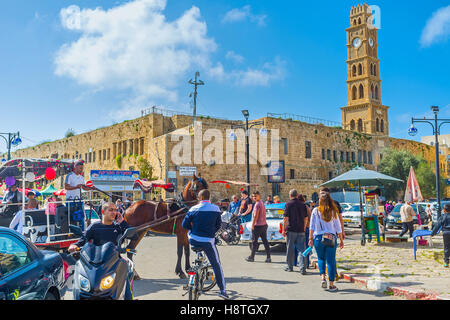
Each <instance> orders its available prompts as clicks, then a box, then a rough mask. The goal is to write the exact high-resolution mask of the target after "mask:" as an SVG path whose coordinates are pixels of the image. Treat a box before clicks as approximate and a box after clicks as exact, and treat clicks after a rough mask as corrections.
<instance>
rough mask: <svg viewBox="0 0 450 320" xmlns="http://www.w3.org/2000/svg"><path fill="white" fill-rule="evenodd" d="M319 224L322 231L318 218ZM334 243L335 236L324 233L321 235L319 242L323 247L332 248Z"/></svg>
mask: <svg viewBox="0 0 450 320" xmlns="http://www.w3.org/2000/svg"><path fill="white" fill-rule="evenodd" d="M319 223H320V227H321V228H322V230H323V226H322V221H321V218H320V217H319ZM335 242H336V235H334V234H332V233H328V232H325V233H324V234H322V241H321V243H322V244H323V245H324V246H325V247H330V248H334V244H335Z"/></svg>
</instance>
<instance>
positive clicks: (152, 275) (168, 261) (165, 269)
mask: <svg viewBox="0 0 450 320" xmlns="http://www.w3.org/2000/svg"><path fill="white" fill-rule="evenodd" d="M359 237H360V236H359V235H356V234H355V235H354V236H350V237H348V238H347V240H346V241H359ZM262 249H263V246H262V245H261V250H262ZM218 250H219V254H220V259H221V261H222V266H223V271H224V274H225V280H226V285H227V291H228V293H229V295H230V298H231V299H232V300H242V299H243V300H267V299H269V300H273V299H277V300H321V299H328V300H398V299H399V298H398V297H393V296H385V295H384V294H382V293H379V292H371V291H367V290H366V289H365V288H362V287H360V286H358V285H357V284H354V283H349V282H347V281H344V280H341V281H338V282H337V283H336V286H337V287H338V289H339V290H338V291H337V292H328V291H326V290H324V289H322V288H321V286H320V275H319V272H318V271H317V270H313V269H308V274H307V275H301V274H300V272H299V271H298V268H294V272H286V271H284V270H283V269H284V266H285V251H284V250H283V249H282V248H280V247H279V246H278V247H272V263H265V262H264V260H265V253H264V251H263V250H262V251H261V250H260V251H258V253H257V254H256V257H255V262H253V263H251V262H247V261H245V260H244V258H245V257H247V256H248V255H249V248H248V245H246V244H239V245H237V246H228V245H222V246H218ZM137 251H138V254H137V255H136V256H135V258H134V261H135V262H136V271H137V272H138V273H139V275H140V276H141V278H142V280H139V281H135V282H134V296H135V298H137V299H139V300H187V296H182V295H183V293H185V291H184V290H183V286H184V285H185V284H186V283H187V280H185V279H184V280H183V279H179V278H178V277H177V276H176V275H175V272H174V270H175V263H176V238H175V237H172V236H164V235H150V236H147V237H145V238H144V239H143V240H142V241H141V243H140V244H139V246H138V248H137ZM194 259H195V253H194V252H192V251H191V261H193V260H194ZM182 265H183V266H184V257H183V261H182ZM218 293H219V291H218V288H217V286H216V287H215V288H213V289H212V290H211V291H209V292H207V293H205V294H203V295H202V296H200V299H201V300H216V299H220V298H219V297H218V296H217V295H218ZM64 299H66V300H71V299H72V294H71V292H69V293H67V294H66V296H65V297H64Z"/></svg>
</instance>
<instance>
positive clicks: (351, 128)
mask: <svg viewBox="0 0 450 320" xmlns="http://www.w3.org/2000/svg"><path fill="white" fill-rule="evenodd" d="M350 130H355V120H352V121H350Z"/></svg>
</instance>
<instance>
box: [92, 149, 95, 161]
mask: <svg viewBox="0 0 450 320" xmlns="http://www.w3.org/2000/svg"><path fill="white" fill-rule="evenodd" d="M92 162H95V151H92Z"/></svg>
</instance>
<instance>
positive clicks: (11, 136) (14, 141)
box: [0, 132, 22, 161]
mask: <svg viewBox="0 0 450 320" xmlns="http://www.w3.org/2000/svg"><path fill="white" fill-rule="evenodd" d="M6 135H7V136H8V138H6V137H5V136H6ZM0 137H2V138H3V139H5V142H6V146H7V149H8V161H9V160H11V146H13V147H17V146H18V145H19V144H21V143H22V139H21V138H20V132H17V133H1V132H0Z"/></svg>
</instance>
